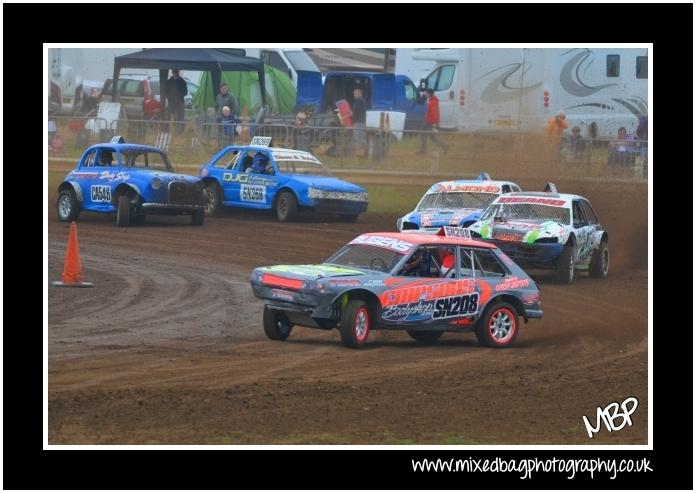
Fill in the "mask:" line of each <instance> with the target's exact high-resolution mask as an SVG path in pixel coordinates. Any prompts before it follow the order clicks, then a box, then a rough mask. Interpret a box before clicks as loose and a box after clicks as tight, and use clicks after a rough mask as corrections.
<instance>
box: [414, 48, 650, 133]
mask: <svg viewBox="0 0 696 493" xmlns="http://www.w3.org/2000/svg"><path fill="white" fill-rule="evenodd" d="M412 56H413V58H414V59H415V60H431V61H434V62H435V67H434V68H433V69H432V71H431V72H430V73H429V74H428V75H427V76H426V77H425V78H424V79H423V81H425V85H427V87H429V88H433V89H434V90H435V94H436V95H437V97H438V99H439V100H440V126H441V127H442V128H445V129H459V130H462V131H471V132H475V131H476V132H477V131H500V130H522V131H539V130H541V129H543V127H544V126H545V125H546V122H547V121H548V120H549V118H551V117H552V116H553V115H555V114H556V113H557V112H558V111H560V110H563V111H564V112H565V113H566V115H567V117H568V124H569V127H570V128H572V127H573V126H575V125H577V126H579V127H581V131H582V134H583V135H588V136H590V137H600V138H601V137H615V136H616V132H617V130H618V129H619V127H626V129H627V131H628V133H629V134H630V133H632V131H634V130H635V129H636V127H637V125H638V117H639V116H640V115H647V112H648V50H647V48H638V49H636V48H630V49H628V48H609V49H605V48H602V49H599V48H589V49H588V48H561V49H558V48H553V49H548V48H546V49H545V48H485V49H476V48H446V49H421V50H415V51H414V52H413V54H412Z"/></svg>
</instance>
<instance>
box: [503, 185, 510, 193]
mask: <svg viewBox="0 0 696 493" xmlns="http://www.w3.org/2000/svg"><path fill="white" fill-rule="evenodd" d="M503 193H510V185H503Z"/></svg>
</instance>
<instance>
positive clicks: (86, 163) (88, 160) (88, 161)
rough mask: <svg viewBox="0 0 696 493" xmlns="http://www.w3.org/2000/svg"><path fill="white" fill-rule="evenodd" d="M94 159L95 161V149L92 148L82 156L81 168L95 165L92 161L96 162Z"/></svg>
mask: <svg viewBox="0 0 696 493" xmlns="http://www.w3.org/2000/svg"><path fill="white" fill-rule="evenodd" d="M96 161H97V150H96V149H92V150H91V151H89V152H88V153H87V155H86V156H85V157H84V159H83V161H82V167H83V168H91V167H93V166H95V164H94V163H96Z"/></svg>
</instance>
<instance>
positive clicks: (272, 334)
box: [263, 306, 293, 341]
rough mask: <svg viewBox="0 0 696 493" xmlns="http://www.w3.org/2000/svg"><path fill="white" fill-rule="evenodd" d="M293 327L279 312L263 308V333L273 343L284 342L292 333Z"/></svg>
mask: <svg viewBox="0 0 696 493" xmlns="http://www.w3.org/2000/svg"><path fill="white" fill-rule="evenodd" d="M292 327H293V325H292V324H291V323H290V320H288V317H287V316H286V315H285V314H284V313H283V312H281V311H278V310H274V309H273V308H268V307H267V306H264V307H263V331H264V332H265V333H266V337H268V338H269V339H271V340H274V341H284V340H285V339H287V338H288V336H289V335H290V332H292Z"/></svg>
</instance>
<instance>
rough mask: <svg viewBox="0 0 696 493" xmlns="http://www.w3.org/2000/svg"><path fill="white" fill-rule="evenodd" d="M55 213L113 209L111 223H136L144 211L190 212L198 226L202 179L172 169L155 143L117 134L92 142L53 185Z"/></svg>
mask: <svg viewBox="0 0 696 493" xmlns="http://www.w3.org/2000/svg"><path fill="white" fill-rule="evenodd" d="M56 205H57V212H58V218H59V219H60V220H61V221H75V220H77V218H78V216H79V215H80V212H81V211H89V212H106V213H113V212H115V213H116V225H117V226H128V225H129V224H131V223H141V222H142V221H143V220H144V219H145V216H146V215H149V214H160V215H179V214H190V215H191V222H192V223H193V224H194V225H198V226H200V225H202V224H203V219H204V214H205V194H204V193H203V183H202V182H201V180H200V179H199V178H197V177H195V176H188V175H182V174H179V173H176V172H175V171H174V168H172V165H171V164H170V163H169V159H168V158H167V155H166V154H165V153H164V152H163V151H161V150H160V149H159V148H157V147H152V146H146V145H140V144H126V143H125V142H124V140H123V138H122V137H114V138H113V139H112V141H111V142H110V143H104V144H95V145H93V146H91V147H89V148H87V150H86V151H85V152H84V154H83V155H82V157H81V158H80V161H79V162H78V163H77V166H76V167H75V169H74V170H72V171H70V172H69V173H68V174H67V175H66V176H65V180H64V181H63V182H62V183H61V184H60V186H59V187H58V202H57V204H56Z"/></svg>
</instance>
